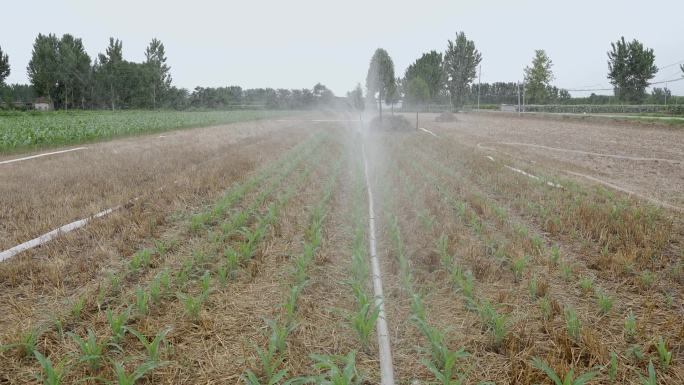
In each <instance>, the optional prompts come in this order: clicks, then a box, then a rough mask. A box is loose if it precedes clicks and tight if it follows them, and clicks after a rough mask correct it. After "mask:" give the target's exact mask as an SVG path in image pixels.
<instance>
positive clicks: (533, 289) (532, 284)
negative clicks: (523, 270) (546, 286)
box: [527, 275, 539, 299]
mask: <svg viewBox="0 0 684 385" xmlns="http://www.w3.org/2000/svg"><path fill="white" fill-rule="evenodd" d="M538 289H539V288H538V284H537V276H536V275H532V277H531V278H530V281H529V283H528V284H527V291H528V292H529V293H530V298H532V299H536V298H537V292H538Z"/></svg>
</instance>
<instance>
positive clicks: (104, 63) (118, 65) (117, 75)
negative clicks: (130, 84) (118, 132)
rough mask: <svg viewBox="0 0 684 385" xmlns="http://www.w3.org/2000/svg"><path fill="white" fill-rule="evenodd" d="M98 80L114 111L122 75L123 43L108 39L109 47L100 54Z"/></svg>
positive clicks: (111, 38)
mask: <svg viewBox="0 0 684 385" xmlns="http://www.w3.org/2000/svg"><path fill="white" fill-rule="evenodd" d="M98 58H99V69H100V74H99V75H100V76H99V80H100V81H102V82H104V84H105V87H106V88H107V92H108V94H109V103H110V106H111V108H112V110H114V109H115V108H116V103H117V101H118V98H119V89H120V88H121V83H120V80H121V78H122V75H123V66H124V65H123V43H122V42H121V41H120V40H119V39H114V38H113V37H110V38H109V46H108V47H107V49H106V50H105V53H104V54H100V55H99V56H98Z"/></svg>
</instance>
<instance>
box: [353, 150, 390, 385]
mask: <svg viewBox="0 0 684 385" xmlns="http://www.w3.org/2000/svg"><path fill="white" fill-rule="evenodd" d="M361 151H362V152H363V169H364V173H365V174H366V190H367V191H368V233H369V234H368V241H369V245H368V250H369V251H370V258H371V269H372V275H373V293H374V296H375V306H376V307H377V308H378V320H377V322H376V323H375V329H376V333H377V335H378V352H379V358H380V384H382V385H394V366H393V364H392V348H391V347H390V339H389V331H388V330H387V318H386V316H385V304H384V298H385V297H384V295H383V293H382V276H381V274H380V262H379V261H378V253H377V250H376V246H375V241H376V238H375V211H374V210H373V190H372V189H371V183H370V178H369V176H368V159H367V158H366V147H365V145H363V144H361Z"/></svg>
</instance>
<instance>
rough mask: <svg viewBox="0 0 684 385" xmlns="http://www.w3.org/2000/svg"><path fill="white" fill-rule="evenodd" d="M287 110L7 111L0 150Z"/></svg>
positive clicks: (1, 125)
mask: <svg viewBox="0 0 684 385" xmlns="http://www.w3.org/2000/svg"><path fill="white" fill-rule="evenodd" d="M290 113H291V112H290ZM283 114H285V112H281V111H248V110H245V111H75V112H62V111H56V112H47V113H45V112H42V113H19V112H15V113H3V114H0V153H4V152H13V151H16V150H24V149H36V148H44V147H52V146H60V145H68V144H78V143H84V142H88V141H93V140H97V139H108V138H113V137H117V136H124V135H136V134H144V133H150V132H159V131H165V130H173V129H179V128H188V127H200V126H210V125H215V124H225V123H233V122H239V121H245V120H254V119H264V118H270V117H274V116H280V115H283Z"/></svg>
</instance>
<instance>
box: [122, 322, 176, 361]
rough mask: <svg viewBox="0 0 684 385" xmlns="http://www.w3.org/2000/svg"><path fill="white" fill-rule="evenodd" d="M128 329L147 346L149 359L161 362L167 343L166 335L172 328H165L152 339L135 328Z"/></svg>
mask: <svg viewBox="0 0 684 385" xmlns="http://www.w3.org/2000/svg"><path fill="white" fill-rule="evenodd" d="M127 330H128V331H129V332H130V333H131V334H133V335H134V336H135V337H136V338H138V341H140V343H141V344H142V345H143V346H144V347H145V351H146V352H147V361H148V362H153V363H157V364H159V363H161V362H162V361H161V355H162V353H163V350H164V347H165V345H166V335H167V334H169V332H171V328H165V329H162V330H160V331H159V333H157V335H155V336H154V338H153V339H152V340H151V341H150V340H148V339H147V337H146V336H144V335H143V334H142V333H140V332H139V331H137V330H135V329H133V328H127Z"/></svg>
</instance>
